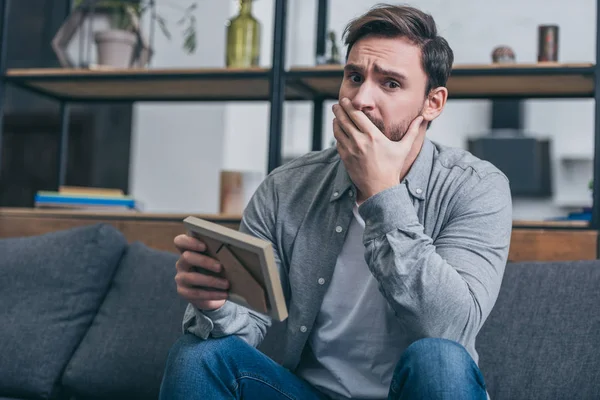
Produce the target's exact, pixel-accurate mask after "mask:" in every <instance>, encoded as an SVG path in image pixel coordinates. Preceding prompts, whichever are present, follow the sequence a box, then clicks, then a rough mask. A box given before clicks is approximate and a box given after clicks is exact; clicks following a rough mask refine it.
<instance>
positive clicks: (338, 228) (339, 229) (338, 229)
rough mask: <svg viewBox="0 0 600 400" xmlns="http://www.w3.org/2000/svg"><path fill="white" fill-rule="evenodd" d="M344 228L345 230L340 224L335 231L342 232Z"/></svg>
mask: <svg viewBox="0 0 600 400" xmlns="http://www.w3.org/2000/svg"><path fill="white" fill-rule="evenodd" d="M343 230H344V229H343V228H342V227H341V226H339V225H338V226H336V227H335V231H336V232H337V233H342V231H343Z"/></svg>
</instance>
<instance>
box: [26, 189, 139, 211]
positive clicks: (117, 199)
mask: <svg viewBox="0 0 600 400" xmlns="http://www.w3.org/2000/svg"><path fill="white" fill-rule="evenodd" d="M34 201H35V205H36V206H53V205H59V204H60V205H70V206H118V207H127V208H135V207H136V202H135V199H133V198H132V197H129V196H114V197H113V196H107V195H101V196H91V195H84V194H80V195H75V194H69V195H66V194H61V193H58V192H51V191H43V190H42V191H38V192H37V193H36V195H35V199H34Z"/></svg>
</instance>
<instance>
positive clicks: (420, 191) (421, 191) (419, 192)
mask: <svg viewBox="0 0 600 400" xmlns="http://www.w3.org/2000/svg"><path fill="white" fill-rule="evenodd" d="M415 192H417V194H421V193H423V190H421V189H417V190H415Z"/></svg>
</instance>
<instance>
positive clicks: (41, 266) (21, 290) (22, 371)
mask: <svg viewBox="0 0 600 400" xmlns="http://www.w3.org/2000/svg"><path fill="white" fill-rule="evenodd" d="M126 245H127V242H126V240H125V238H124V237H123V235H122V234H121V233H120V232H118V231H117V230H116V229H114V228H113V227H112V226H110V225H103V224H98V225H91V226H86V227H80V228H74V229H70V230H66V231H58V232H53V233H49V234H45V235H40V236H32V237H26V238H10V239H3V240H0V304H1V305H2V306H1V307H0V355H1V356H0V396H6V397H19V398H20V397H26V398H40V399H48V398H51V397H53V396H56V395H58V394H59V389H60V387H59V386H58V385H59V382H60V375H61V373H62V371H63V370H64V368H65V366H66V365H67V362H68V361H69V358H70V357H71V355H72V354H73V352H74V351H75V349H76V348H77V346H78V345H79V342H80V341H81V339H82V338H83V336H84V334H85V331H86V330H87V329H88V327H89V326H90V324H91V322H92V320H93V318H94V316H95V314H96V312H97V310H98V308H99V307H100V304H101V303H102V300H103V298H104V296H105V295H106V292H107V290H108V287H109V284H110V280H111V278H112V276H113V274H114V272H115V270H116V266H117V265H118V263H119V259H120V258H121V256H122V254H123V251H124V250H125V247H126Z"/></svg>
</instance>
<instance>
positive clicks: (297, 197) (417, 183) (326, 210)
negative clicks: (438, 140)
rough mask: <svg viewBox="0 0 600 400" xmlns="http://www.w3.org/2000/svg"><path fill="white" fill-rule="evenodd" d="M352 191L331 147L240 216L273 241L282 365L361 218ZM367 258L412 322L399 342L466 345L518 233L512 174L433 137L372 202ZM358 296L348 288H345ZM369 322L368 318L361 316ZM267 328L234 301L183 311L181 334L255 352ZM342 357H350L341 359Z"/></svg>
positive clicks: (282, 171)
mask: <svg viewBox="0 0 600 400" xmlns="http://www.w3.org/2000/svg"><path fill="white" fill-rule="evenodd" d="M356 193H357V192H356V188H355V187H354V185H353V183H352V181H351V180H350V178H349V176H348V173H347V171H346V169H345V167H344V164H343V162H342V161H341V159H340V157H339V155H338V153H337V151H336V149H335V148H330V149H327V150H324V151H320V152H314V153H310V154H307V155H305V156H303V157H300V158H299V159H296V160H294V161H292V162H290V163H288V164H286V165H283V166H282V167H280V168H278V169H276V170H274V171H273V172H272V173H271V174H269V176H268V177H267V178H266V179H265V180H264V182H263V183H262V184H261V185H260V187H259V188H258V190H257V191H256V193H255V195H254V196H253V198H252V199H251V201H250V203H249V205H248V207H247V208H246V210H245V211H244V215H243V218H242V223H241V227H240V230H241V231H243V232H246V233H250V234H252V235H255V236H257V237H259V238H262V239H265V240H268V241H270V242H271V243H272V244H273V247H274V250H275V253H276V261H277V262H278V265H279V268H280V274H281V282H282V285H283V291H284V295H285V297H286V301H287V304H288V310H289V317H288V319H287V320H286V321H285V323H284V325H283V327H281V326H280V327H279V328H280V329H284V331H285V337H286V338H285V340H283V342H282V343H283V344H282V348H281V353H280V354H279V355H278V358H280V359H281V360H280V362H281V363H282V364H283V366H285V367H287V368H288V369H290V370H292V371H293V370H294V369H295V368H296V367H297V365H298V363H299V361H300V358H301V355H302V352H303V350H304V347H305V345H306V343H307V339H308V337H309V335H310V333H311V330H312V327H313V324H314V322H315V318H316V316H317V314H318V312H319V310H320V307H321V303H322V299H323V296H324V294H325V292H326V290H327V287H328V283H329V282H330V280H331V277H332V275H333V270H334V267H335V264H336V259H337V256H338V254H339V252H340V250H341V248H342V246H343V244H344V238H345V234H346V232H347V229H348V227H349V225H350V222H351V219H352V218H353V214H352V208H353V205H354V204H355V201H356V199H355V196H356ZM359 213H360V215H361V217H362V218H363V219H364V221H365V231H364V236H363V243H364V246H365V254H364V257H365V261H366V263H367V265H368V267H369V270H370V271H371V273H372V274H373V276H374V277H375V279H376V280H377V281H378V284H379V290H380V292H381V293H382V294H383V296H384V297H385V298H386V300H387V301H388V302H389V305H390V306H391V308H392V309H393V310H394V312H395V315H396V317H397V318H398V320H399V321H400V323H401V324H402V325H403V326H404V327H405V330H404V332H405V333H404V335H403V337H399V338H398V340H399V341H401V342H402V343H405V344H406V346H408V345H409V344H410V343H412V342H413V341H415V340H418V339H420V338H425V337H437V338H446V339H450V340H454V341H457V342H459V343H460V344H462V345H463V346H465V348H466V349H467V350H468V351H469V353H470V354H471V356H472V357H473V359H474V360H475V362H478V355H477V352H476V350H475V337H476V335H477V333H478V331H479V330H480V328H481V326H482V325H483V323H484V322H485V319H486V318H487V316H488V315H489V313H490V311H491V309H492V307H493V305H494V303H495V301H496V298H497V295H498V291H499V290H500V284H501V281H502V276H503V273H504V267H505V263H506V260H507V257H508V249H509V243H510V237H511V229H512V202H511V195H510V189H509V184H508V180H507V178H506V177H505V176H504V175H503V174H502V173H501V172H500V171H499V170H498V169H497V168H495V167H494V166H493V165H491V164H490V163H488V162H485V161H482V160H479V159H477V158H475V157H474V156H472V155H471V154H469V153H468V152H466V151H464V150H459V149H454V148H448V147H444V146H441V145H438V144H435V143H433V142H431V141H430V140H428V139H425V142H424V144H423V147H422V149H421V152H420V153H419V156H418V157H417V159H416V160H415V162H414V164H413V166H412V168H411V169H410V171H409V173H408V174H407V176H406V178H405V179H404V180H403V181H402V182H401V183H399V184H398V185H397V186H395V187H392V188H390V189H387V190H385V191H383V192H381V193H378V194H377V195H375V196H373V197H371V198H369V199H367V200H366V201H365V202H364V203H362V204H361V206H360V208H359ZM348 298H349V301H352V293H348ZM365 323H369V321H365ZM270 325H271V321H270V320H269V319H268V318H265V317H264V316H262V315H259V314H256V313H254V312H251V311H249V310H248V309H246V308H244V307H241V306H238V305H236V304H234V303H232V302H226V303H225V305H224V306H223V307H221V308H220V309H218V310H215V311H210V312H205V313H202V312H200V311H198V310H196V309H195V308H194V307H192V306H188V309H187V310H186V313H185V316H184V321H183V329H184V331H187V332H191V333H193V334H196V335H197V336H199V337H201V338H204V339H206V338H208V337H210V336H212V337H221V336H225V335H239V336H240V337H241V338H242V339H244V340H246V341H247V342H248V343H250V344H251V345H253V346H258V345H259V344H260V343H261V341H262V340H263V339H264V337H265V334H266V332H267V329H268V327H269V326H270ZM340 357H343V354H340Z"/></svg>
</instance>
